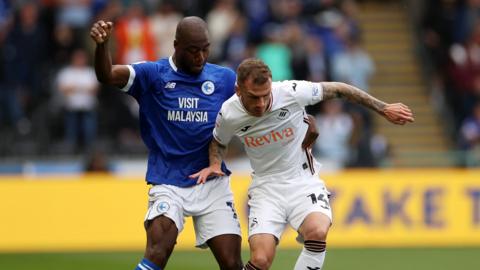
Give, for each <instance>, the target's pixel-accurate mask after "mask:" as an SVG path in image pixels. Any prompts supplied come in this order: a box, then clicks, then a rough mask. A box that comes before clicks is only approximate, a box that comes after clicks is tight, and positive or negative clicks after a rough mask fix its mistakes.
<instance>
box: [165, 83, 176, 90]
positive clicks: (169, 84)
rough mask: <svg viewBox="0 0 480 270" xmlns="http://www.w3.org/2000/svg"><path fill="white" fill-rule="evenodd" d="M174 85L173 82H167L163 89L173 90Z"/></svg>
mask: <svg viewBox="0 0 480 270" xmlns="http://www.w3.org/2000/svg"><path fill="white" fill-rule="evenodd" d="M176 85H177V83H175V82H167V84H165V88H167V89H174V88H175V86H176Z"/></svg>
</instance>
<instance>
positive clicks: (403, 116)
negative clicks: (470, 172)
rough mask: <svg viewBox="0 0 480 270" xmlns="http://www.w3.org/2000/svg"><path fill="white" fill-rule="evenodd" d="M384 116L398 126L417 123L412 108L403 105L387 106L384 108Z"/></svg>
mask: <svg viewBox="0 0 480 270" xmlns="http://www.w3.org/2000/svg"><path fill="white" fill-rule="evenodd" d="M383 116H384V117H385V118H387V120H388V121H390V122H392V123H394V124H397V125H405V124H406V123H409V122H410V123H412V122H413V121H415V119H414V118H413V113H412V111H411V110H410V108H408V106H406V105H404V104H402V103H393V104H387V105H386V106H385V108H383Z"/></svg>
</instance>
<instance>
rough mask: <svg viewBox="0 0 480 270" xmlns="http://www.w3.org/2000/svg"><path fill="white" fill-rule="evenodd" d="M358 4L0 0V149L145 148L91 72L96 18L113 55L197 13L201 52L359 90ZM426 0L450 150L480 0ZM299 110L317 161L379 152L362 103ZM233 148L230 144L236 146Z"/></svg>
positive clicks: (473, 73) (464, 95)
mask: <svg viewBox="0 0 480 270" xmlns="http://www.w3.org/2000/svg"><path fill="white" fill-rule="evenodd" d="M357 2H358V1H355V0H275V1H273V0H205V1H195V0H176V1H173V0H159V1H155V0H115V1H107V0H38V1H28V0H19V1H12V0H0V89H1V91H0V136H1V138H2V139H1V140H0V158H6V157H39V156H58V155H79V154H80V155H82V154H85V153H88V152H91V150H92V149H97V150H100V151H102V152H104V153H106V154H109V155H110V154H115V155H120V156H122V155H123V156H132V155H133V156H144V154H145V151H146V149H145V148H144V146H143V144H142V142H141V138H140V135H139V130H138V124H137V123H138V122H137V117H138V107H137V105H136V103H135V102H134V100H133V99H131V98H130V97H128V96H126V95H122V94H121V93H119V92H118V91H117V90H116V89H112V88H109V87H106V86H103V85H100V84H98V83H97V82H96V80H95V79H94V76H93V69H92V65H91V60H92V59H93V48H94V44H93V43H92V42H91V40H89V38H88V31H89V27H90V26H91V24H92V23H93V22H94V21H96V20H98V19H103V20H106V21H112V22H114V24H115V26H114V27H115V28H114V29H115V38H114V40H113V42H112V45H113V46H112V49H113V52H114V55H113V57H114V59H113V61H114V63H118V64H126V63H133V62H137V61H142V60H152V61H154V60H156V59H158V58H160V57H165V56H169V55H171V54H172V52H173V39H174V32H175V26H176V24H177V22H178V21H179V20H180V19H181V18H182V17H184V16H188V15H196V16H200V17H202V18H205V20H206V21H207V23H208V27H209V30H210V35H211V41H212V44H211V50H210V51H211V53H210V58H209V61H210V62H213V63H218V64H221V65H226V66H229V67H232V68H233V69H235V68H236V67H237V65H238V64H239V63H240V61H241V60H243V59H245V58H246V57H252V56H256V57H259V58H261V59H262V60H264V61H265V62H266V63H267V64H268V65H269V66H270V67H271V68H272V72H273V79H274V80H288V79H299V80H302V79H305V80H311V81H323V80H335V81H343V82H347V83H350V84H353V85H356V86H358V87H360V88H361V89H363V90H365V91H368V89H369V84H368V81H369V78H370V77H371V76H372V75H373V74H374V72H375V65H374V63H373V61H372V60H371V58H370V56H369V55H368V53H367V52H366V51H365V50H364V49H363V48H362V30H361V25H360V24H359V22H358V20H357V15H358V6H357V5H358V3H357ZM436 2H437V1H429V2H428V3H427V8H425V9H424V10H425V14H422V18H423V28H422V29H424V31H423V33H424V39H423V41H424V44H425V46H426V48H428V50H427V51H428V52H429V56H430V57H429V59H431V60H432V63H433V64H432V65H431V67H432V68H431V71H432V72H431V74H433V76H432V77H433V78H435V79H434V82H436V84H435V85H437V86H441V89H444V90H443V91H444V92H445V96H446V100H447V101H448V102H447V104H448V106H450V107H451V108H452V110H453V111H454V113H452V114H451V115H453V116H455V119H454V120H452V123H455V128H454V129H453V130H455V132H454V134H452V138H453V140H458V145H459V148H465V147H467V148H471V147H474V146H472V145H478V144H479V141H480V140H479V139H478V138H479V137H480V135H479V134H480V124H479V120H478V117H477V118H475V117H473V115H474V113H473V111H474V110H473V108H474V105H475V103H474V101H475V100H478V97H479V96H480V94H479V93H480V91H479V90H478V89H480V86H479V85H480V79H479V77H478V74H480V73H479V72H478V69H479V67H480V65H479V64H478V63H480V61H479V60H478V59H480V58H479V57H478V53H479V51H480V50H479V49H478V44H480V41H479V40H480V38H479V37H480V24H478V23H476V21H477V18H478V17H479V16H480V12H479V10H480V4H479V2H480V1H478V0H468V1H467V0H465V1H460V0H457V1H454V0H443V1H440V2H441V4H439V5H437V4H435V3H436ZM454 15H455V16H454ZM453 22H455V23H453ZM79 82H82V83H79ZM309 112H310V113H312V114H315V115H316V116H317V117H316V118H317V125H318V128H319V131H320V138H319V139H318V140H317V144H316V145H315V148H314V153H315V155H316V156H317V158H319V159H320V160H321V161H322V160H323V161H327V162H332V163H333V164H334V166H338V167H344V166H349V167H373V166H381V165H382V164H384V163H385V160H387V158H388V144H387V143H386V142H385V140H384V138H382V137H381V136H379V135H376V134H375V133H374V128H373V124H372V119H371V115H370V113H369V112H367V111H365V110H364V109H362V108H359V107H357V106H353V105H347V104H344V103H342V102H337V101H335V102H329V103H325V104H322V105H320V106H315V107H312V108H309ZM468 116H470V117H468ZM475 119H477V121H476V122H475ZM472 123H473V124H472ZM462 126H468V127H462ZM463 130H467V131H465V132H464V131H463ZM464 133H468V135H464ZM471 134H474V135H473V138H474V139H473V140H472V139H470V137H471ZM457 138H458V139H457ZM237 144H239V142H237ZM238 146H239V145H238ZM237 148H238V149H235V146H233V149H231V151H230V154H232V155H238V154H242V153H241V152H242V151H241V150H240V149H241V147H237Z"/></svg>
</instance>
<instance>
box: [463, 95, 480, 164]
mask: <svg viewBox="0 0 480 270" xmlns="http://www.w3.org/2000/svg"><path fill="white" fill-rule="evenodd" d="M460 135H461V136H460V147H461V149H462V150H463V151H464V152H463V154H464V155H462V156H463V158H464V160H463V161H462V163H463V164H462V165H466V166H480V102H478V103H477V104H476V105H475V107H474V109H473V113H472V115H471V116H469V117H467V118H466V119H465V121H463V123H462V126H461V128H460Z"/></svg>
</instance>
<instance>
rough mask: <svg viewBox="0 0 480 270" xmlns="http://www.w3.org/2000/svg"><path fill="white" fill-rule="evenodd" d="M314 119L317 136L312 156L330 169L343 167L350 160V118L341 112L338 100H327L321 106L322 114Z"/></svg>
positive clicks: (351, 127) (340, 103)
mask: <svg viewBox="0 0 480 270" xmlns="http://www.w3.org/2000/svg"><path fill="white" fill-rule="evenodd" d="M315 119H316V123H317V128H318V133H319V136H318V138H317V140H316V141H315V146H314V148H313V151H314V155H315V156H316V157H317V158H318V159H319V160H320V162H321V163H323V164H326V165H329V166H330V167H331V168H332V169H333V168H335V169H337V168H343V167H345V166H346V165H347V164H348V162H349V158H350V139H351V136H352V132H353V121H352V117H351V116H350V115H349V114H347V113H345V112H343V108H342V102H341V101H340V100H329V101H325V102H324V104H323V113H321V114H319V115H317V116H316V117H315Z"/></svg>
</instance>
